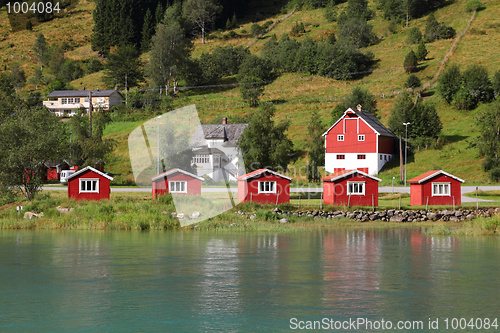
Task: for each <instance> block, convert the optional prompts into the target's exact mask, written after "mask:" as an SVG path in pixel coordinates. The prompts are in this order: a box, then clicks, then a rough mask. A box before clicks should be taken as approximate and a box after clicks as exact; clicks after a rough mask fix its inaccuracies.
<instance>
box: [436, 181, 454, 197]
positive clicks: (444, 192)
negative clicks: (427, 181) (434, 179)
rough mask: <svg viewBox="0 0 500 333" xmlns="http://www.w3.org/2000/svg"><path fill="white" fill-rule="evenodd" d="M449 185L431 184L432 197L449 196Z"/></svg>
mask: <svg viewBox="0 0 500 333" xmlns="http://www.w3.org/2000/svg"><path fill="white" fill-rule="evenodd" d="M450 193H451V192H450V183H432V196H433V197H435V196H450Z"/></svg>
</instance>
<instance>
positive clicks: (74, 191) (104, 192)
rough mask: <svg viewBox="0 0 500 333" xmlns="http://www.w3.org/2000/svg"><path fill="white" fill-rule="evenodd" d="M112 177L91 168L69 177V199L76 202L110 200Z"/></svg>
mask: <svg viewBox="0 0 500 333" xmlns="http://www.w3.org/2000/svg"><path fill="white" fill-rule="evenodd" d="M112 180H113V178H112V177H110V176H108V175H106V174H104V173H102V172H101V171H99V170H96V169H94V168H93V167H91V166H88V167H86V168H83V169H80V170H78V171H77V172H75V173H74V174H72V175H71V176H69V177H68V198H72V199H75V200H103V199H109V193H110V192H111V189H110V186H109V185H110V182H111V181H112Z"/></svg>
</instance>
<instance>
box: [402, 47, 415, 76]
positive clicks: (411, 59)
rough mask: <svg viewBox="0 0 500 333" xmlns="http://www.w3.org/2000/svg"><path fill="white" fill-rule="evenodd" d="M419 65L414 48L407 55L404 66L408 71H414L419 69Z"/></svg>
mask: <svg viewBox="0 0 500 333" xmlns="http://www.w3.org/2000/svg"><path fill="white" fill-rule="evenodd" d="M417 66H418V60H417V56H416V55H415V52H413V50H412V51H410V52H409V53H408V54H407V55H406V57H405V60H404V62H403V67H404V69H405V72H406V73H413V72H415V71H416V70H417Z"/></svg>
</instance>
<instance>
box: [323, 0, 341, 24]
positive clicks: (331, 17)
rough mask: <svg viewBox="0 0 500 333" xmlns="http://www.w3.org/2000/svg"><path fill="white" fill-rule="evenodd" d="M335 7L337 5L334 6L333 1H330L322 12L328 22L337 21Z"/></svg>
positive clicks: (334, 2)
mask: <svg viewBox="0 0 500 333" xmlns="http://www.w3.org/2000/svg"><path fill="white" fill-rule="evenodd" d="M336 5H337V4H336V1H335V0H330V1H329V2H328V4H327V5H326V8H325V11H324V16H325V19H326V20H327V21H328V22H335V21H337V17H338V11H337V6H336Z"/></svg>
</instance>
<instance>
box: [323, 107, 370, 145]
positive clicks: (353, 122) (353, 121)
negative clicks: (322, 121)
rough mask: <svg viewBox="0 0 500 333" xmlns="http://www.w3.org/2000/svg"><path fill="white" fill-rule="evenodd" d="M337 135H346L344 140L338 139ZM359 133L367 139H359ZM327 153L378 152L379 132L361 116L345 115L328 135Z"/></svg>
mask: <svg viewBox="0 0 500 333" xmlns="http://www.w3.org/2000/svg"><path fill="white" fill-rule="evenodd" d="M337 135H344V141H338V140H337ZM358 135H364V136H365V141H358ZM326 152H327V153H339V154H341V153H376V152H377V134H376V133H375V132H374V131H373V130H372V129H371V128H370V126H368V125H367V124H366V123H365V122H364V121H363V120H362V119H360V118H359V117H357V116H356V117H345V118H344V119H342V120H341V121H339V122H338V123H337V125H335V127H333V128H332V129H331V130H330V131H329V132H328V134H327V135H326Z"/></svg>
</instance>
